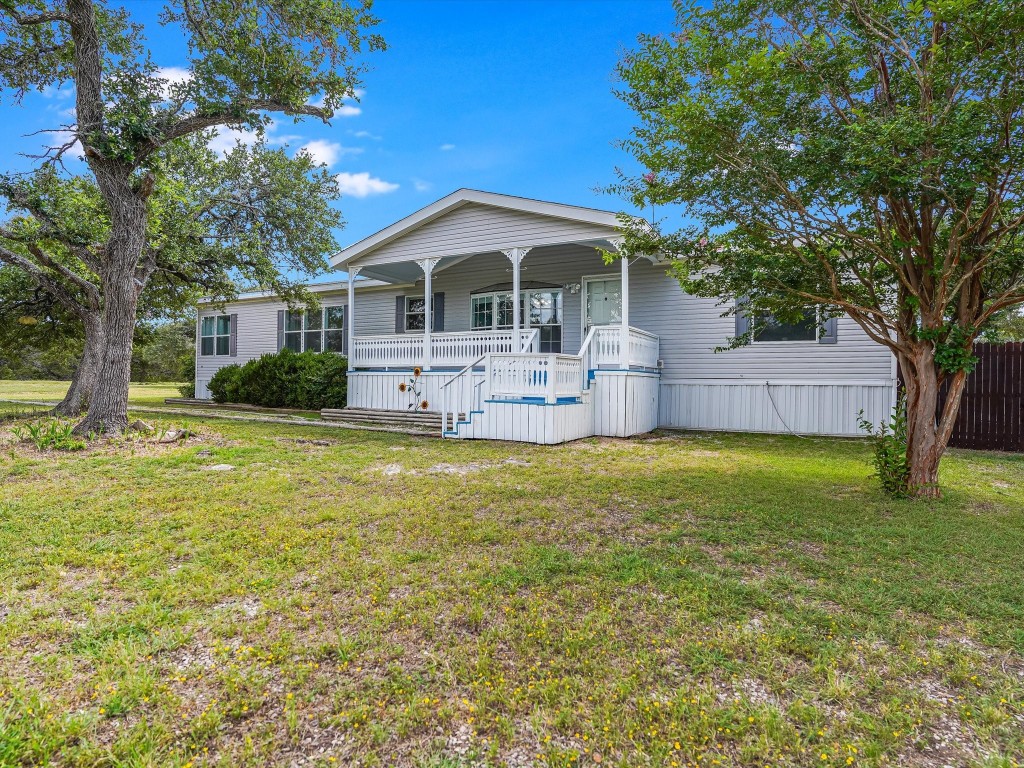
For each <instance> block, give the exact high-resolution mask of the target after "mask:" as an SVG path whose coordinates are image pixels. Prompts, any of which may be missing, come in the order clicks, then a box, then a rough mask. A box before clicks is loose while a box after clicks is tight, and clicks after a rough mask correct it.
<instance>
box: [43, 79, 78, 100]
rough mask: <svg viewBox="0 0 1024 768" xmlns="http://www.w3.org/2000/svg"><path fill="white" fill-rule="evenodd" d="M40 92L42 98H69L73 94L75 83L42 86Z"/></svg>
mask: <svg viewBox="0 0 1024 768" xmlns="http://www.w3.org/2000/svg"><path fill="white" fill-rule="evenodd" d="M42 93H43V98H44V99H70V98H71V97H72V96H74V95H75V84H74V83H67V84H66V85H48V86H46V87H45V88H43V91H42Z"/></svg>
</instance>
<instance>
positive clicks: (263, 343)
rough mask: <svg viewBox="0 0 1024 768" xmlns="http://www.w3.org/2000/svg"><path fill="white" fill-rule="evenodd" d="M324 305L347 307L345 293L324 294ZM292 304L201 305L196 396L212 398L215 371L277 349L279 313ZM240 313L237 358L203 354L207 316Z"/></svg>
mask: <svg viewBox="0 0 1024 768" xmlns="http://www.w3.org/2000/svg"><path fill="white" fill-rule="evenodd" d="M319 299H320V303H321V305H322V306H325V307H326V306H330V307H333V306H344V304H345V300H344V294H323V295H321V296H320V297H319ZM287 308H288V305H287V304H285V303H284V302H282V301H278V300H276V299H252V300H249V301H239V302H235V303H233V304H227V305H225V306H224V308H223V309H213V308H208V307H205V306H204V307H200V309H199V319H198V320H197V323H198V325H197V328H196V343H197V346H196V397H204V398H206V397H209V396H210V393H209V390H207V389H206V385H207V384H208V383H209V381H210V379H211V378H213V374H215V373H216V372H217V371H219V370H220V369H221V368H223V367H224V366H226V365H232V364H236V363H237V364H238V365H243V364H245V363H247V362H248V361H250V360H254V359H256V358H257V357H259V356H260V355H264V354H267V353H268V352H271V353H273V352H277V313H278V310H281V309H287ZM233 314H237V315H238V343H237V348H236V352H237V354H236V355H235V356H234V357H231V356H229V355H200V354H199V346H198V343H199V328H201V327H202V321H203V318H204V317H211V316H216V315H233Z"/></svg>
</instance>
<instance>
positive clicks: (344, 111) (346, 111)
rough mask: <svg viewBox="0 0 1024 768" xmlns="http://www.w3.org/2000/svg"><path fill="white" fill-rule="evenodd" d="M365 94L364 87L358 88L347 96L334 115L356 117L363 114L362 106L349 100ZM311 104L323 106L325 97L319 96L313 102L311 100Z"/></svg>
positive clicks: (312, 105) (359, 97)
mask: <svg viewBox="0 0 1024 768" xmlns="http://www.w3.org/2000/svg"><path fill="white" fill-rule="evenodd" d="M365 95H366V91H364V90H363V89H362V88H356V89H355V90H354V91H353V92H352V94H351V95H349V96H346V97H345V99H344V101H345V103H344V104H342V105H341V106H340V107H338V108H337V109H336V110H334V116H335V117H355V116H356V115H360V114H362V112H363V110H362V108H361V107H359V106H358V105H357V104H350V103H348V102H350V101H354V100H356V99H361V98H363V96H365ZM309 105H310V106H311V107H322V106H323V105H324V97H323V96H320V97H319V98H316V99H313V100H312V101H311V102H309Z"/></svg>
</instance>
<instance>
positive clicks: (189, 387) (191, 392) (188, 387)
mask: <svg viewBox="0 0 1024 768" xmlns="http://www.w3.org/2000/svg"><path fill="white" fill-rule="evenodd" d="M178 391H179V392H180V393H181V396H182V397H189V398H191V397H195V396H196V383H195V382H194V381H190V382H189V383H188V384H182V385H181V386H180V387H178Z"/></svg>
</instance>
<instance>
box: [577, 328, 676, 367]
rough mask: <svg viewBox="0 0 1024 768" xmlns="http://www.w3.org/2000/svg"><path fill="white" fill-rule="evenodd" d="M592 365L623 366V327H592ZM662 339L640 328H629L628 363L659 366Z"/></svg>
mask: <svg viewBox="0 0 1024 768" xmlns="http://www.w3.org/2000/svg"><path fill="white" fill-rule="evenodd" d="M591 330H592V331H593V334H594V336H593V340H592V341H591V344H590V367H591V368H598V367H600V366H602V365H604V366H615V367H621V366H622V364H623V359H622V328H621V327H620V326H617V325H599V326H596V327H594V328H592V329H591ZM659 346H660V340H659V338H658V336H656V335H655V334H653V333H649V332H647V331H644V330H641V329H640V328H633V327H632V326H630V328H629V349H628V353H629V354H628V357H627V359H626V365H628V366H630V367H639V368H657V367H658V355H659Z"/></svg>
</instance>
